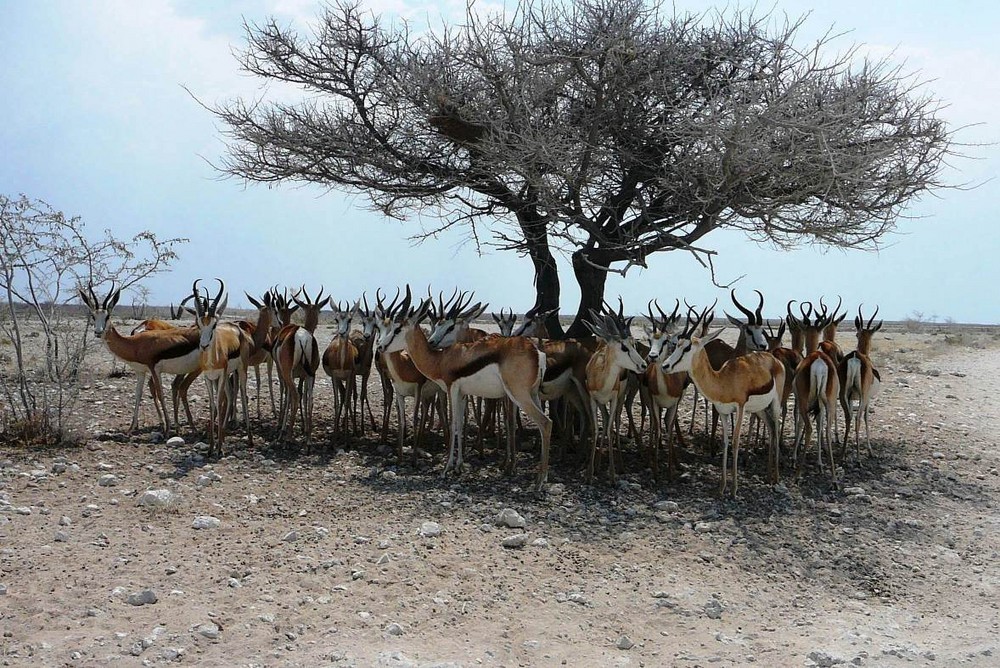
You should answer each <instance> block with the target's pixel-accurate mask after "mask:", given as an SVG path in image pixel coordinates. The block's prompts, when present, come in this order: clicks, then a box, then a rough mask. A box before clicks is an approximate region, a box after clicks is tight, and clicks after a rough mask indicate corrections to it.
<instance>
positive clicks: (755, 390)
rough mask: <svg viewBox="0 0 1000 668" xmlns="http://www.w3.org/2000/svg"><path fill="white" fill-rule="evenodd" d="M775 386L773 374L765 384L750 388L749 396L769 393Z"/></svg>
mask: <svg viewBox="0 0 1000 668" xmlns="http://www.w3.org/2000/svg"><path fill="white" fill-rule="evenodd" d="M773 387H774V376H771V377H770V378H768V380H767V382H766V383H765V384H763V385H761V386H760V387H755V388H753V389H752V390H750V394H749V395H748V396H751V397H756V396H759V395H761V394H767V393H768V392H770V391H771V388H773Z"/></svg>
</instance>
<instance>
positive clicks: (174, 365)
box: [156, 348, 201, 374]
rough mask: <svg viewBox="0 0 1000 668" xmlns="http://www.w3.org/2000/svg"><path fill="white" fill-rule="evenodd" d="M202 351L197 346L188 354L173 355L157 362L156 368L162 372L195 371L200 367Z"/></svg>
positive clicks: (179, 372)
mask: <svg viewBox="0 0 1000 668" xmlns="http://www.w3.org/2000/svg"><path fill="white" fill-rule="evenodd" d="M200 360H201V351H200V350H199V349H198V348H195V349H194V350H192V351H191V352H189V353H188V354H187V355H182V356H181V357H172V358H170V359H165V360H162V361H160V362H158V363H157V365H156V370H157V371H159V372H160V373H173V374H181V373H193V372H195V371H197V370H198V369H199V367H200V366H201V363H200Z"/></svg>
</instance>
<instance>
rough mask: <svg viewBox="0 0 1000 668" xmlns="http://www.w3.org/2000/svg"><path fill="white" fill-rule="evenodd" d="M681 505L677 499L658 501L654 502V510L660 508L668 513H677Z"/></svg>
mask: <svg viewBox="0 0 1000 668" xmlns="http://www.w3.org/2000/svg"><path fill="white" fill-rule="evenodd" d="M680 509H681V506H680V504H679V503H677V502H676V501H657V502H656V503H654V504H653V510H660V511H663V512H667V513H676V512H677V511H678V510H680Z"/></svg>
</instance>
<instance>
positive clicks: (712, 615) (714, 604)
mask: <svg viewBox="0 0 1000 668" xmlns="http://www.w3.org/2000/svg"><path fill="white" fill-rule="evenodd" d="M705 615H706V616H708V618H709V619H722V603H720V602H719V599H717V598H713V599H710V600H709V601H708V603H706V604H705Z"/></svg>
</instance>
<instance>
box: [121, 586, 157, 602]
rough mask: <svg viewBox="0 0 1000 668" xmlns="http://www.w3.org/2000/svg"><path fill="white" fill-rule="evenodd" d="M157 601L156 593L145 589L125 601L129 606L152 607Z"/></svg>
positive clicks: (130, 595) (129, 596)
mask: <svg viewBox="0 0 1000 668" xmlns="http://www.w3.org/2000/svg"><path fill="white" fill-rule="evenodd" d="M156 601H157V598H156V592H154V591H153V590H152V589H143V590H142V591H139V592H135V593H132V594H129V595H128V597H126V599H125V602H126V603H128V604H129V605H152V604H153V603H156Z"/></svg>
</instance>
